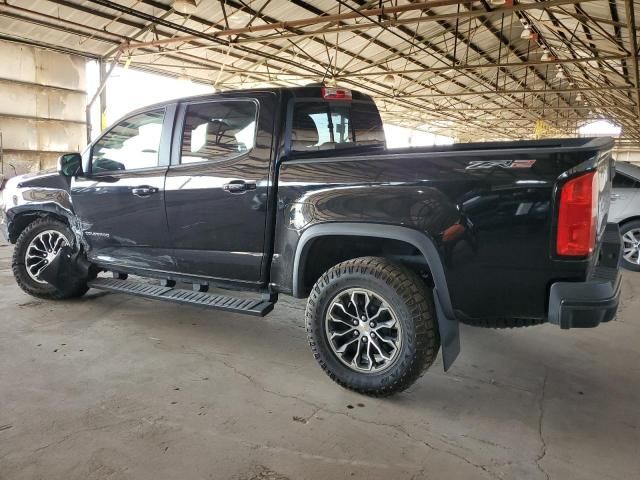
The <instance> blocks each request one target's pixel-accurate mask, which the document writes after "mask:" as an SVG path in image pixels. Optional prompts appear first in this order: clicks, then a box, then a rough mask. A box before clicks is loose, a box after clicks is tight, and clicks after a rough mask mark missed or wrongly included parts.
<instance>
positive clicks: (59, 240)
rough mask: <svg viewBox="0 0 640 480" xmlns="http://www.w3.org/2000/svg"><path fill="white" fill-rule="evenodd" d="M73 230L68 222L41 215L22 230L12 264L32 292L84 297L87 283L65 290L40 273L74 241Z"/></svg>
mask: <svg viewBox="0 0 640 480" xmlns="http://www.w3.org/2000/svg"><path fill="white" fill-rule="evenodd" d="M73 238H74V237H73V232H71V230H70V229H69V227H67V226H66V225H65V224H64V223H62V222H60V221H58V220H54V219H52V218H47V217H44V218H40V219H38V220H35V221H33V222H32V223H30V224H29V225H28V226H27V227H26V228H25V229H24V230H23V231H22V233H21V234H20V236H19V237H18V240H17V241H16V246H15V249H14V250H13V258H12V261H11V267H12V270H13V276H14V277H15V279H16V282H17V283H18V286H19V287H20V288H21V289H22V290H24V291H25V292H26V293H28V294H29V295H32V296H34V297H39V298H45V299H53V300H62V299H65V298H72V297H80V296H82V295H84V294H85V293H86V292H87V290H88V287H87V286H86V284H82V285H79V286H77V287H74V288H73V289H71V290H70V291H67V292H61V291H59V290H58V289H56V288H55V287H54V286H53V285H51V284H49V283H47V282H45V281H44V280H42V279H41V278H40V277H39V274H40V272H41V271H42V270H43V269H44V268H45V267H46V266H47V265H48V264H49V263H50V262H51V261H52V260H53V259H54V258H55V257H56V256H57V255H58V253H59V252H60V249H62V247H64V246H68V245H71V244H72V242H73Z"/></svg>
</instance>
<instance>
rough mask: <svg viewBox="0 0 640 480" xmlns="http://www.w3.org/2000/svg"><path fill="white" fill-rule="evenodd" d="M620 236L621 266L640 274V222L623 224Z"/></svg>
mask: <svg viewBox="0 0 640 480" xmlns="http://www.w3.org/2000/svg"><path fill="white" fill-rule="evenodd" d="M620 235H621V236H622V266H623V267H624V268H626V269H627V270H632V271H634V272H640V220H634V221H632V222H629V223H625V224H624V225H622V226H621V227H620Z"/></svg>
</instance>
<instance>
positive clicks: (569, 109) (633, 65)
mask: <svg viewBox="0 0 640 480" xmlns="http://www.w3.org/2000/svg"><path fill="white" fill-rule="evenodd" d="M25 3H26V2H20V1H18V0H6V2H5V3H0V34H1V35H2V37H3V38H5V39H13V40H16V41H26V42H33V43H39V44H45V45H48V46H50V47H52V48H63V49H66V50H71V51H76V52H78V53H81V54H85V55H89V56H93V57H102V58H105V59H113V58H114V56H115V55H116V54H117V53H118V52H119V51H122V52H123V54H122V56H121V57H120V62H125V61H127V59H129V58H130V61H131V66H132V67H134V68H135V67H137V68H143V69H149V70H153V71H159V72H164V73H169V74H172V75H188V76H190V77H192V78H193V79H194V80H196V81H201V82H206V83H212V84H214V85H215V86H216V87H217V88H220V89H230V88H242V87H253V86H263V85H300V84H304V83H308V82H311V81H320V80H322V79H323V78H324V79H325V81H335V82H337V83H339V84H342V85H344V86H348V87H351V88H358V89H360V90H363V91H366V92H368V93H370V94H372V95H373V96H374V97H375V98H376V100H377V102H378V104H379V106H380V109H381V110H382V112H383V115H384V116H385V119H386V120H387V121H392V122H394V123H399V124H403V125H407V126H414V127H420V128H427V127H428V128H429V129H431V130H432V131H433V132H435V133H442V134H450V135H455V136H457V137H458V138H459V139H461V140H473V139H493V138H531V137H533V136H534V135H535V134H536V131H537V132H538V134H540V133H544V134H548V135H575V134H576V131H577V128H578V127H579V126H581V125H582V124H584V123H586V122H588V121H590V120H594V119H599V118H608V119H611V120H613V121H615V122H617V123H618V124H620V125H621V126H622V127H623V135H624V137H625V138H626V139H628V140H630V141H634V142H640V125H639V120H638V117H639V116H640V107H639V105H638V102H639V100H638V93H639V90H638V84H637V82H638V75H639V73H638V70H637V68H638V65H637V64H638V51H637V49H638V45H637V39H636V35H637V32H638V27H637V25H635V22H633V24H632V20H631V16H632V15H634V14H635V11H636V10H638V8H639V7H640V4H639V2H633V1H631V0H610V1H597V0H591V1H588V0H587V1H584V0H583V1H577V0H547V1H540V2H536V1H533V0H526V1H509V0H506V4H505V5H500V6H499V5H498V4H500V3H501V2H500V1H495V0H493V1H491V0H487V1H455V0H430V1H425V2H417V1H416V2H411V1H407V0H387V1H383V2H378V1H365V0H338V1H334V0H292V1H280V0H254V1H248V0H224V1H219V0H197V8H196V9H195V11H194V12H193V13H191V14H188V15H185V14H182V13H179V12H176V11H174V10H173V8H172V5H173V1H172V0H95V1H80V0H34V1H32V2H28V5H26V4H25ZM380 5H382V7H384V9H385V10H384V11H382V12H376V13H375V14H372V13H366V10H367V9H371V8H378V7H379V6H380ZM398 7H400V9H405V10H404V11H397V9H398ZM394 9H396V10H394ZM345 15H346V16H345ZM321 16H330V18H328V19H326V20H325V19H323V18H319V17H321ZM336 16H339V17H336ZM305 19H310V20H309V21H308V22H306V23H305V24H303V25H300V24H291V22H296V21H301V20H305ZM283 22H288V23H283ZM247 27H251V28H247ZM256 27H258V30H257V31H252V29H255V28H256ZM238 28H240V29H243V30H241V31H239V32H238V31H236V30H235V29H238ZM230 29H231V31H229V30H230ZM523 32H525V33H523ZM175 37H178V38H179V37H188V38H186V39H185V40H184V41H175V40H172V41H171V43H162V44H161V43H158V42H166V41H167V40H168V39H171V38H175ZM136 42H143V43H148V42H156V43H155V44H152V45H139V46H137V47H135V48H133V47H132V45H135V43H136ZM127 45H128V47H127ZM536 125H537V129H536Z"/></svg>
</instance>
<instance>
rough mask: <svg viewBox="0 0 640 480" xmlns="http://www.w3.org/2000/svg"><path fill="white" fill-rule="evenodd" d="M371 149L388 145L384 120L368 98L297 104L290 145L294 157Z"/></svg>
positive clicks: (298, 100) (307, 99) (295, 102)
mask: <svg viewBox="0 0 640 480" xmlns="http://www.w3.org/2000/svg"><path fill="white" fill-rule="evenodd" d="M323 91H324V90H323ZM368 146H375V147H384V146H385V136H384V130H383V127H382V120H381V119H380V114H379V112H378V109H377V107H376V105H375V103H374V102H373V100H372V99H370V98H369V97H366V96H363V98H362V99H340V100H337V99H335V100H334V99H331V100H328V99H324V98H322V97H319V98H305V99H296V100H295V101H294V103H293V113H292V119H291V143H290V150H291V152H292V153H293V154H300V153H308V152H319V151H327V150H338V149H350V148H351V149H353V148H357V147H368Z"/></svg>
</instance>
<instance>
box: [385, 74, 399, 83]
mask: <svg viewBox="0 0 640 480" xmlns="http://www.w3.org/2000/svg"><path fill="white" fill-rule="evenodd" d="M383 81H384V83H386V84H387V85H394V84H395V83H396V77H395V76H394V75H391V74H388V75H385V76H384V79H383Z"/></svg>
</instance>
